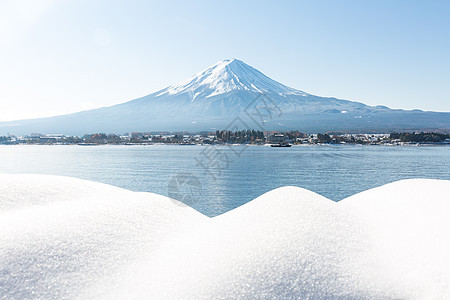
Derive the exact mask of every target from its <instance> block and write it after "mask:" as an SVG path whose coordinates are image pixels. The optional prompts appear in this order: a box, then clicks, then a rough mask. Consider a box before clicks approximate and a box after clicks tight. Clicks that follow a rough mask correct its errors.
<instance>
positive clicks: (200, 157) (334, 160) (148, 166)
mask: <svg viewBox="0 0 450 300" xmlns="http://www.w3.org/2000/svg"><path fill="white" fill-rule="evenodd" d="M0 172H3V173H35V174H53V175H64V176H72V177H77V178H82V179H88V180H93V181H98V182H103V183H107V184H112V185H115V186H119V187H122V188H126V189H129V190H133V191H143V192H154V193H158V194H162V195H166V196H167V195H168V194H169V191H171V192H170V193H171V195H172V196H173V195H180V196H179V197H183V196H186V195H188V196H187V198H184V199H187V201H191V203H190V205H191V206H192V207H194V208H195V209H197V210H199V211H201V212H202V213H204V214H206V215H209V216H214V215H218V214H221V213H224V212H226V211H229V210H231V209H233V208H235V207H237V206H240V205H242V204H244V203H246V202H248V201H250V200H252V199H254V198H256V197H257V196H259V195H261V194H263V193H264V192H267V191H270V190H272V189H274V188H278V187H281V186H286V185H293V186H299V187H303V188H306V189H309V190H312V191H314V192H316V193H319V194H321V195H323V196H325V197H327V198H329V199H332V200H334V201H339V200H341V199H343V198H345V197H348V196H350V195H353V194H355V193H358V192H361V191H364V190H367V189H369V188H373V187H376V186H380V185H383V184H386V183H389V182H393V181H396V180H400V179H405V178H435V179H448V180H450V147H448V146H447V147H445V146H427V147H413V146H403V147H401V146H349V145H336V146H333V145H320V146H311V145H308V146H293V147H291V148H271V147H268V146H231V147H230V146H178V145H151V146H110V145H107V146H73V145H71V146H38V145H30V146H27V145H22V146H0ZM180 173H182V174H184V173H186V174H187V175H186V176H190V178H193V179H195V180H191V181H188V182H187V183H186V184H185V185H181V186H178V185H177V183H181V180H179V179H183V178H186V176H185V177H183V176H179V174H180ZM174 176H175V177H174ZM177 176H178V177H177ZM192 184H193V185H192ZM169 188H170V189H169ZM174 191H179V192H180V193H179V194H174V193H173V192H174ZM191 191H193V194H194V195H195V201H193V200H192V198H190V197H189V193H190V192H191Z"/></svg>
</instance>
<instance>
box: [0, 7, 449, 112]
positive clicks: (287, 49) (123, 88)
mask: <svg viewBox="0 0 450 300" xmlns="http://www.w3.org/2000/svg"><path fill="white" fill-rule="evenodd" d="M449 16H450V1H433V0H430V1H426V0H423V1H412V0H409V1H406V0H405V1H403V0H396V1H392V0H377V1H375V0H373V1H360V0H355V1H345V0H340V1H336V0H329V1H322V0H314V1H313V0H311V1H242V0H241V1H215V2H214V1H192V0H190V1H133V0H127V1H125V0H123V1H112V0H98V1H95V0H65V1H54V0H0V120H1V121H5V120H14V119H20V118H31V117H41V116H50V115H58V114H63V113H69V112H76V111H80V110H86V109H90V108H95V107H102V106H109V105H113V104H117V103H121V102H125V101H128V100H131V99H134V98H137V97H140V96H144V95H146V94H149V93H152V92H155V91H157V90H159V89H162V88H164V87H166V86H168V85H170V84H173V83H176V82H178V81H180V80H183V79H185V78H187V77H189V76H191V75H193V74H194V73H197V72H198V71H200V70H202V69H204V68H206V67H208V66H209V65H212V64H214V63H216V62H217V61H219V60H223V59H226V58H238V59H240V60H243V61H244V62H246V63H247V64H249V65H251V66H253V67H255V68H256V69H258V70H260V71H261V72H263V73H264V74H266V75H267V76H269V77H271V78H273V79H275V80H277V81H280V82H281V83H283V84H286V85H288V86H291V87H294V88H297V89H300V90H303V91H305V92H308V93H311V94H315V95H319V96H333V97H337V98H341V99H348V100H355V101H361V102H364V103H366V104H370V105H386V106H389V107H391V108H405V109H414V108H419V109H423V110H436V111H447V112H448V111H450V17H449Z"/></svg>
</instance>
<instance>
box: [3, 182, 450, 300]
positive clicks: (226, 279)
mask: <svg viewBox="0 0 450 300" xmlns="http://www.w3.org/2000/svg"><path fill="white" fill-rule="evenodd" d="M449 191H450V181H444V180H425V179H416V180H403V181H398V182H395V183H391V184H388V185H385V186H382V187H379V188H375V189H371V190H368V191H365V192H362V193H359V194H357V195H354V196H352V197H349V198H347V199H344V200H342V201H340V202H337V203H336V202H333V201H331V200H328V199H326V198H324V197H322V196H320V195H318V194H315V193H313V192H311V191H308V190H304V189H301V188H296V187H284V188H279V189H276V190H273V191H271V192H268V193H266V194H264V195H262V196H260V197H258V198H257V199H255V200H253V201H251V202H249V203H247V204H245V205H243V206H241V207H239V208H236V209H234V210H232V211H229V212H227V213H225V214H223V215H220V216H217V217H214V218H208V217H206V216H204V215H202V214H200V213H198V212H196V211H195V210H193V209H191V208H189V207H187V206H183V205H180V203H176V201H175V200H172V199H169V198H166V197H163V196H160V195H156V194H151V193H135V192H131V191H127V190H124V189H120V188H116V187H113V186H109V185H104V184H100V183H94V182H89V181H84V180H79V179H74V178H67V177H56V176H45V175H0V216H1V218H0V296H1V298H3V299H35V298H45V299H74V298H80V299H86V298H95V299H124V298H126V299H133V298H135V299H142V298H152V299H158V298H159V299H163V298H164V299H168V298H171V299H179V298H184V299H194V298H195V299H198V298H204V299H206V298H208V299H210V298H216V299H225V298H276V297H278V298H303V299H305V298H307V299H308V298H346V299H348V298H350V299H352V298H353V299H356V298H357V299H380V298H382V299H393V298H397V299H398V298H409V299H411V298H413V299H414V298H415V299H424V298H433V299H445V298H449V297H450V262H449V261H448V256H449V254H450V218H448V216H449V214H450V199H449V196H448V195H449Z"/></svg>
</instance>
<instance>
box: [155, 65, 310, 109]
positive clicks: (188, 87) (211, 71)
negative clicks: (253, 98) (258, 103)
mask: <svg viewBox="0 0 450 300" xmlns="http://www.w3.org/2000/svg"><path fill="white" fill-rule="evenodd" d="M233 91H251V92H258V93H275V94H278V95H281V96H282V95H307V94H306V93H304V92H302V91H299V90H296V89H293V88H290V87H287V86H285V85H283V84H281V83H279V82H277V81H275V80H273V79H270V78H269V77H267V76H266V75H264V74H263V73H261V72H259V71H258V70H256V69H254V68H252V67H251V66H249V65H247V64H246V63H244V62H243V61H240V60H238V59H235V58H233V59H226V60H222V61H219V62H218V63H216V64H214V65H212V66H210V67H209V68H207V69H205V70H203V71H201V72H199V73H197V74H195V75H194V76H193V77H191V78H189V79H187V80H185V81H182V82H180V83H178V84H175V85H172V86H169V87H168V88H166V89H164V90H163V91H161V93H159V94H158V96H161V95H167V94H168V95H181V94H188V95H189V96H190V97H191V99H192V100H194V99H195V98H197V97H198V96H201V97H204V98H208V97H212V96H216V95H220V94H226V93H229V92H233Z"/></svg>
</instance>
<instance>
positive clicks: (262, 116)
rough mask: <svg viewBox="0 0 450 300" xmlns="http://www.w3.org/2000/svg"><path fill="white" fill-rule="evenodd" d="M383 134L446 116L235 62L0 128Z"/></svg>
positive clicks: (429, 126) (444, 120) (449, 118)
mask: <svg viewBox="0 0 450 300" xmlns="http://www.w3.org/2000/svg"><path fill="white" fill-rule="evenodd" d="M216 129H230V130H235V129H259V130H292V129H298V130H300V131H303V132H325V131H345V132H373V133H375V132H391V131H395V130H435V129H443V130H448V129H450V113H447V112H430V111H421V110H401V109H390V108H388V107H386V106H368V105H365V104H363V103H360V102H355V101H348V100H341V99H336V98H329V97H319V96H314V95H311V94H308V93H306V92H303V91H300V90H297V89H294V88H290V87H287V86H285V85H283V84H281V83H279V82H277V81H275V80H273V79H271V78H269V77H267V76H266V75H264V74H262V73H261V72H259V71H258V70H256V69H254V68H252V67H251V66H249V65H247V64H245V63H244V62H242V61H240V60H237V59H227V60H223V61H220V62H218V63H216V64H214V65H212V66H211V67H209V68H207V69H205V70H203V71H201V72H199V73H197V74H196V75H194V76H193V77H191V78H189V79H187V80H185V81H182V82H180V83H178V84H175V85H172V86H169V87H167V88H165V89H163V90H161V91H158V92H156V93H153V94H150V95H147V96H144V97H142V98H138V99H135V100H132V101H129V102H126V103H122V104H118V105H114V106H110V107H104V108H98V109H92V110H87V111H82V112H78V113H73V114H68V115H62V116H56V117H48V118H40V119H29V120H19V121H10V122H1V123H0V134H6V133H10V134H29V133H31V132H40V133H55V132H57V133H64V134H74V135H81V134H85V133H94V132H105V133H124V132H133V131H135V132H137V131H140V132H149V131H191V132H195V131H210V130H216Z"/></svg>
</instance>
